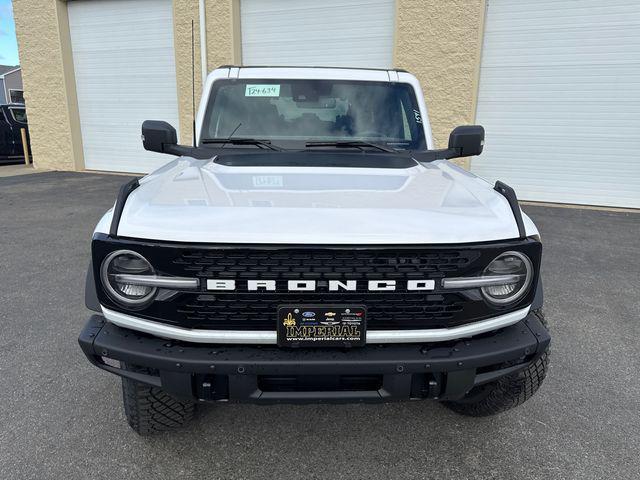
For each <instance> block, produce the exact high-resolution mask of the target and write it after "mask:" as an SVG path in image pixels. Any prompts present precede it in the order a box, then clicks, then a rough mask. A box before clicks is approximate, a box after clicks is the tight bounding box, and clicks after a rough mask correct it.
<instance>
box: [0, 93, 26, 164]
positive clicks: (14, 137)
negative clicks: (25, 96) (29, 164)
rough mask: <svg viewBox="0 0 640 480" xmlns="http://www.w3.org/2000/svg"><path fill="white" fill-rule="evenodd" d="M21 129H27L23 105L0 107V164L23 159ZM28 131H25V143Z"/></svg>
mask: <svg viewBox="0 0 640 480" xmlns="http://www.w3.org/2000/svg"><path fill="white" fill-rule="evenodd" d="M21 128H27V113H26V110H25V108H24V105H21V104H8V105H0V163H14V162H17V161H22V160H23V159H24V151H23V148H22V137H21V134H20V129H21ZM28 142H29V130H28V129H27V143H28Z"/></svg>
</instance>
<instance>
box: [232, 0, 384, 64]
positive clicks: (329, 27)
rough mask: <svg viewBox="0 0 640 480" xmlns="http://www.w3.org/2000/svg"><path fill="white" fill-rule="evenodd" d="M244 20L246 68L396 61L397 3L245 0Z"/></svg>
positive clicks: (241, 11)
mask: <svg viewBox="0 0 640 480" xmlns="http://www.w3.org/2000/svg"><path fill="white" fill-rule="evenodd" d="M354 18H357V19H358V21H357V22H354ZM240 21H241V27H240V32H241V35H242V62H243V63H244V64H245V65H317V66H349V67H377V68H389V67H391V65H392V63H393V31H394V23H395V1H394V0H359V1H357V2H345V1H344V0H323V1H322V2H318V1H317V0H296V1H289V2H284V3H283V2H282V0H241V1H240Z"/></svg>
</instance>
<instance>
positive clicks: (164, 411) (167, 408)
mask: <svg viewBox="0 0 640 480" xmlns="http://www.w3.org/2000/svg"><path fill="white" fill-rule="evenodd" d="M123 368H126V369H127V370H130V371H135V372H140V373H149V370H147V369H144V368H138V367H133V366H131V365H126V366H125V365H123ZM122 398H123V401H124V413H125V416H126V417H127V423H129V425H130V426H131V428H132V429H133V430H134V431H135V432H136V433H138V434H139V435H151V434H154V433H157V432H162V431H166V430H173V429H175V428H179V427H181V426H183V425H184V424H185V423H187V422H188V421H189V420H191V419H192V418H193V415H194V412H195V403H194V402H190V401H188V400H178V399H176V398H174V397H172V396H171V395H169V394H168V393H166V392H164V391H163V390H162V389H160V388H158V387H152V386H150V385H146V384H144V383H140V382H136V381H134V380H130V379H128V378H124V377H123V378H122Z"/></svg>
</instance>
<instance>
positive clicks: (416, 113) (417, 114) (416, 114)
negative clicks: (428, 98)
mask: <svg viewBox="0 0 640 480" xmlns="http://www.w3.org/2000/svg"><path fill="white" fill-rule="evenodd" d="M413 117H414V118H415V119H416V123H420V124H421V123H422V116H421V115H420V111H419V110H414V111H413Z"/></svg>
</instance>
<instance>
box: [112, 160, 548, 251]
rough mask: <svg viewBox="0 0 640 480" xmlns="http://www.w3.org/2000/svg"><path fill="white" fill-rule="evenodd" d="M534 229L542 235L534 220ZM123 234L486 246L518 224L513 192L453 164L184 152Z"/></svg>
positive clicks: (135, 198) (156, 178) (144, 193)
mask: <svg viewBox="0 0 640 480" xmlns="http://www.w3.org/2000/svg"><path fill="white" fill-rule="evenodd" d="M526 226H527V232H528V234H530V235H531V234H534V233H537V232H536V230H535V227H534V226H533V224H532V223H531V221H530V220H529V219H526ZM101 228H102V229H105V228H106V229H108V222H104V223H103V224H102V226H101ZM118 234H119V235H121V236H125V237H132V238H144V239H152V240H164V241H176V242H203V243H209V242H211V243H249V244H252V243H260V244H270V243H271V244H378V245H379V244H446V243H471V242H486V241H492V240H503V239H511V238H516V237H517V236H518V229H517V226H516V223H515V220H514V218H513V214H512V212H511V209H510V207H509V204H508V202H507V200H506V199H505V198H504V197H502V196H501V195H499V194H497V193H496V192H495V191H494V190H493V189H492V188H491V186H490V185H489V184H487V183H486V182H485V181H484V180H481V179H479V178H477V177H474V176H473V175H471V174H469V173H468V172H466V171H464V170H462V169H460V168H459V167H456V166H454V165H452V164H450V163H448V162H446V161H437V162H433V163H430V164H424V165H418V166H416V167H412V168H408V169H386V168H371V169H369V168H311V167H298V168H291V167H278V168H274V167H270V168H265V167H241V168H237V167H226V166H223V165H218V164H215V163H213V162H212V161H209V160H195V159H193V158H187V157H184V158H180V159H177V160H175V161H174V162H171V163H170V164H168V165H166V166H165V167H164V168H162V169H161V170H159V171H158V172H156V173H154V174H152V175H149V176H147V177H146V178H144V179H143V180H142V181H141V185H140V187H139V188H138V189H136V190H134V192H133V193H132V194H131V195H130V197H129V199H128V201H127V203H126V206H125V208H124V211H123V215H122V219H121V221H120V225H119V229H118Z"/></svg>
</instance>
